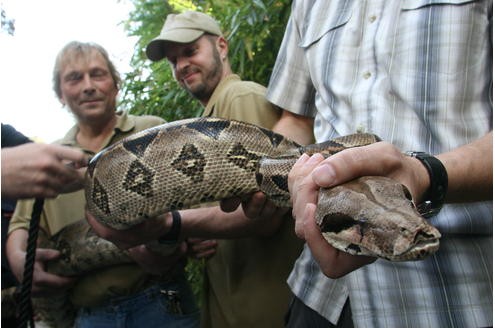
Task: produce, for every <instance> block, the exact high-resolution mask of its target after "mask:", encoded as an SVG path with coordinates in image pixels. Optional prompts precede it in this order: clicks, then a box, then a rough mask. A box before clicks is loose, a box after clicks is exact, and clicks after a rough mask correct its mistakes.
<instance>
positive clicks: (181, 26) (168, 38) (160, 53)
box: [146, 11, 222, 61]
mask: <svg viewBox="0 0 495 328" xmlns="http://www.w3.org/2000/svg"><path fill="white" fill-rule="evenodd" d="M204 33H210V34H214V35H222V31H221V30H220V26H219V25H218V23H217V22H216V21H215V20H214V19H213V18H211V17H210V16H208V15H207V14H204V13H201V12H197V11H185V12H183V13H181V14H169V15H168V16H167V19H166V20H165V24H163V28H162V31H161V32H160V35H159V36H158V37H156V38H154V39H153V40H152V41H151V42H150V43H149V44H148V46H147V47H146V56H148V58H149V59H150V60H152V61H158V60H161V59H163V58H164V57H165V47H166V42H176V43H190V42H193V41H194V40H196V39H198V38H199V37H200V36H202V35H203V34H204Z"/></svg>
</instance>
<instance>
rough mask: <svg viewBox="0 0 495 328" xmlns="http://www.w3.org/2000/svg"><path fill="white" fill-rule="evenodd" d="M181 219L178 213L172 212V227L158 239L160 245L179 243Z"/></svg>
mask: <svg viewBox="0 0 495 328" xmlns="http://www.w3.org/2000/svg"><path fill="white" fill-rule="evenodd" d="M181 224H182V218H181V216H180V213H179V212H178V211H172V226H171V227H170V230H169V231H168V232H167V233H165V234H164V235H162V236H161V237H160V238H158V243H160V244H176V243H177V242H178V241H179V235H180V228H181Z"/></svg>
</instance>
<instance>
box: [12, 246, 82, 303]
mask: <svg viewBox="0 0 495 328" xmlns="http://www.w3.org/2000/svg"><path fill="white" fill-rule="evenodd" d="M60 255H61V254H60V252H59V251H57V250H54V249H47V248H38V249H36V257H35V262H34V269H33V283H32V290H31V293H32V295H33V297H41V296H50V295H53V294H57V293H61V292H63V291H66V290H67V289H69V288H70V287H72V286H73V284H74V283H75V281H76V278H74V277H64V276H58V275H55V274H52V273H49V272H47V271H46V269H45V266H46V262H48V261H53V260H56V259H58V258H59V257H60ZM25 259H26V252H16V254H15V255H13V256H12V257H9V262H10V267H11V270H12V273H13V274H14V276H15V277H16V278H17V280H18V281H19V282H22V278H23V273H24V263H25Z"/></svg>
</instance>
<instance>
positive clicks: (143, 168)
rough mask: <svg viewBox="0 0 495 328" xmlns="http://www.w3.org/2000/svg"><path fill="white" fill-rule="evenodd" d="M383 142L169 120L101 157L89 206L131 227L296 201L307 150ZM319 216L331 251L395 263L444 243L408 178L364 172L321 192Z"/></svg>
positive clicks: (90, 181) (93, 166)
mask: <svg viewBox="0 0 495 328" xmlns="http://www.w3.org/2000/svg"><path fill="white" fill-rule="evenodd" d="M376 141H378V138H377V137H376V136H374V135H370V134H354V135H350V136H345V137H341V138H337V139H333V140H330V141H327V142H325V143H321V144H315V145H310V146H305V147H302V146H300V145H298V144H297V143H295V142H293V141H291V140H289V139H286V138H284V137H283V136H281V135H279V134H276V133H274V132H272V131H270V130H266V129H263V128H260V127H258V126H255V125H251V124H247V123H242V122H237V121H229V120H224V119H219V118H194V119H187V120H180V121H176V122H172V123H166V124H163V125H160V126H158V127H154V128H151V129H147V130H144V131H141V132H139V133H137V134H134V135H132V136H130V137H128V138H126V139H124V140H122V141H121V142H118V143H115V144H113V145H112V146H110V147H108V148H107V149H104V150H103V151H101V152H100V153H98V154H97V155H96V156H95V157H94V158H93V159H92V161H91V162H90V164H89V167H88V174H87V184H86V188H85V192H86V200H87V205H88V209H89V211H90V212H91V213H92V214H93V215H94V216H95V217H96V218H97V219H98V220H100V221H101V222H102V223H104V224H106V225H108V226H110V227H113V228H116V229H128V228H131V227H132V226H134V225H136V224H139V223H140V222H142V221H143V220H146V219H148V218H150V217H153V216H156V215H158V214H162V213H165V212H168V211H171V210H177V209H183V208H188V207H190V206H192V205H194V204H198V203H202V202H210V201H214V200H220V199H223V198H227V197H233V196H242V195H246V194H249V193H252V192H255V191H259V190H261V191H263V192H265V193H266V194H267V195H268V197H269V198H270V199H272V200H273V201H274V202H275V203H276V204H277V205H279V206H285V207H290V206H291V204H290V195H289V192H288V188H287V176H288V173H289V171H290V168H291V167H292V165H293V164H294V163H295V161H296V160H297V158H299V156H300V155H301V154H302V153H308V154H313V153H316V152H320V153H323V154H324V155H325V156H331V155H332V154H335V153H336V152H339V151H341V150H344V149H346V148H349V147H359V146H364V145H367V144H370V143H373V142H376ZM319 195H320V196H319V197H320V200H319V205H318V210H317V218H316V220H317V222H318V224H319V225H320V227H321V229H322V233H323V235H324V236H325V239H326V240H327V241H328V242H329V243H330V244H331V245H333V246H334V247H336V248H338V249H340V250H342V251H345V252H348V253H351V254H358V255H370V256H376V257H381V258H384V259H388V260H392V261H403V260H416V259H422V258H424V257H425V256H427V255H429V254H432V253H433V252H435V251H436V250H437V249H438V247H439V238H440V233H439V232H438V230H436V229H435V228H434V227H433V226H431V225H430V224H429V223H428V222H427V221H425V220H424V219H423V218H422V217H421V215H419V213H418V212H417V211H416V209H415V207H414V205H413V202H412V201H411V199H410V196H409V194H408V192H407V190H405V187H403V186H402V185H401V184H398V183H397V182H395V181H394V180H391V179H388V178H382V177H363V178H360V179H357V180H354V181H351V182H350V183H347V184H343V185H341V186H339V187H338V188H332V189H321V190H320V193H319Z"/></svg>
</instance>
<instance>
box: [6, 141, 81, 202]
mask: <svg viewBox="0 0 495 328" xmlns="http://www.w3.org/2000/svg"><path fill="white" fill-rule="evenodd" d="M87 163H88V157H87V156H86V155H85V154H84V153H83V152H82V151H80V150H76V149H73V148H69V147H66V146H61V145H53V144H50V145H47V144H37V143H28V144H24V145H21V146H16V147H9V148H3V149H2V197H9V198H30V197H47V198H51V197H55V196H57V195H58V194H59V193H64V192H72V191H75V190H78V189H81V188H82V187H83V181H84V172H85V170H82V169H81V168H83V167H85V166H86V165H87Z"/></svg>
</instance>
